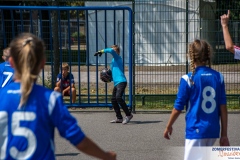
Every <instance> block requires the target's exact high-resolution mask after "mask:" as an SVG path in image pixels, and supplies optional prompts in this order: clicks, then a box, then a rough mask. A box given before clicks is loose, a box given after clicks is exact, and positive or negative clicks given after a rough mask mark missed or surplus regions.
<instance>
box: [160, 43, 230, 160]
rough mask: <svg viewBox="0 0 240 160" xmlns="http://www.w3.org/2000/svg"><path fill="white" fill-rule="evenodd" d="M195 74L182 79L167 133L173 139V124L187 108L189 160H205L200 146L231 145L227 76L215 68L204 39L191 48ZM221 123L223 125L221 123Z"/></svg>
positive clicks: (186, 142) (187, 158) (186, 132)
mask: <svg viewBox="0 0 240 160" xmlns="http://www.w3.org/2000/svg"><path fill="white" fill-rule="evenodd" d="M188 56H189V57H190V60H191V69H192V72H191V73H189V74H187V75H184V76H182V78H181V80H180V86H179V89H178V94H177V99H176V100H175V104H174V109H173V110H172V113H171V116H170V119H169V121H168V124H167V126H166V129H165V131H164V137H165V138H166V139H170V135H171V134H172V132H173V128H172V125H173V123H174V122H175V120H176V119H177V118H178V116H179V115H180V113H181V111H182V110H184V106H186V117H185V120H186V130H185V160H193V159H194V160H197V159H202V160H203V159H204V157H203V156H206V155H205V154H201V147H200V146H213V145H214V143H215V141H216V139H217V138H219V133H220V130H221V133H220V145H221V146H229V141H228V137H227V119H228V118H227V107H226V94H225V84H224V79H223V75H222V74H221V73H220V72H217V71H215V70H213V69H211V56H212V50H211V46H210V45H209V44H208V43H207V42H206V41H204V40H195V41H194V42H192V43H191V44H190V45H189V53H188ZM219 121H221V125H220V122H219Z"/></svg>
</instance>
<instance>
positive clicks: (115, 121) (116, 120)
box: [110, 119, 123, 123]
mask: <svg viewBox="0 0 240 160" xmlns="http://www.w3.org/2000/svg"><path fill="white" fill-rule="evenodd" d="M122 122H123V119H114V120H112V121H110V123H122Z"/></svg>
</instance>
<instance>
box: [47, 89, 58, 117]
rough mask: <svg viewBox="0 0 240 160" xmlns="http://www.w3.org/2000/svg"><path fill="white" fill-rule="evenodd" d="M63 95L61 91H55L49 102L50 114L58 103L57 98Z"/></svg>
mask: <svg viewBox="0 0 240 160" xmlns="http://www.w3.org/2000/svg"><path fill="white" fill-rule="evenodd" d="M59 96H61V94H60V93H59V92H56V91H53V92H52V93H51V95H50V97H49V103H48V113H49V115H51V114H52V111H53V109H54V107H55V104H56V100H57V98H58V97H59Z"/></svg>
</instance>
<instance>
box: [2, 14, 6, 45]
mask: <svg viewBox="0 0 240 160" xmlns="http://www.w3.org/2000/svg"><path fill="white" fill-rule="evenodd" d="M1 14H2V16H1V17H2V29H3V36H4V37H6V31H5V23H4V14H3V10H1ZM3 43H4V48H5V47H6V46H7V40H6V38H3Z"/></svg>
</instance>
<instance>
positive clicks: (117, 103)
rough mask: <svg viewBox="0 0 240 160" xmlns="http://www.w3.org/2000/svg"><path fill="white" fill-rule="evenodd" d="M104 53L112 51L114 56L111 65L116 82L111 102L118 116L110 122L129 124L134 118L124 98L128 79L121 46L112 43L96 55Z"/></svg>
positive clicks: (113, 78) (114, 81)
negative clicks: (123, 114)
mask: <svg viewBox="0 0 240 160" xmlns="http://www.w3.org/2000/svg"><path fill="white" fill-rule="evenodd" d="M103 53H110V54H111V55H112V56H113V59H112V62H111V67H110V68H111V71H112V80H113V83H114V88H113V92H112V99H111V102H112V106H113V109H114V111H115V113H116V117H117V118H116V119H115V120H112V121H110V122H111V123H122V124H127V123H128V122H129V121H130V120H131V119H132V118H133V115H132V114H131V112H130V111H129V109H128V107H127V105H126V102H125V101H124V99H123V94H124V91H125V88H126V86H127V79H126V77H125V75H124V71H123V69H124V66H123V60H122V57H121V56H120V48H119V47H118V46H117V45H112V46H111V48H106V49H103V50H100V51H98V52H96V53H95V54H94V56H98V55H99V56H100V57H101V56H102V54H103ZM120 107H121V108H122V109H123V111H124V113H125V114H126V117H125V118H124V119H123V116H122V114H121V111H120Z"/></svg>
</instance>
